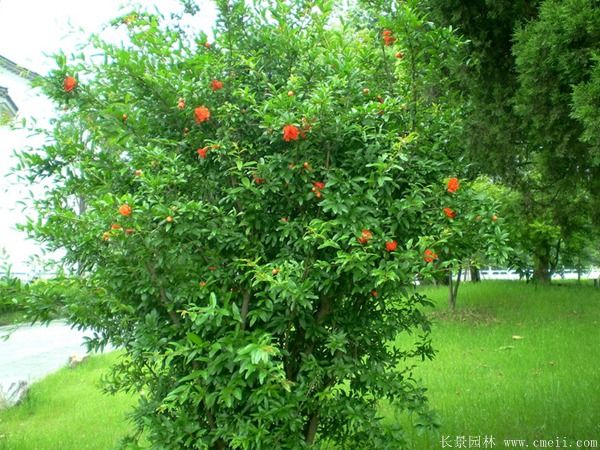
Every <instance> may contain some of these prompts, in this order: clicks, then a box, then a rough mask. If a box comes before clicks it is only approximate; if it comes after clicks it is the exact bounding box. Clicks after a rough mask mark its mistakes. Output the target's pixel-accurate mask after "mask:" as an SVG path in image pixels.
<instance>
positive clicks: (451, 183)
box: [448, 178, 460, 192]
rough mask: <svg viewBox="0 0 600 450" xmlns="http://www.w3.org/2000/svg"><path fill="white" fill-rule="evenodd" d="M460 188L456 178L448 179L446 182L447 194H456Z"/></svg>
mask: <svg viewBox="0 0 600 450" xmlns="http://www.w3.org/2000/svg"><path fill="white" fill-rule="evenodd" d="M459 187H460V183H459V182H458V178H450V179H449V180H448V192H456V191H458V188H459Z"/></svg>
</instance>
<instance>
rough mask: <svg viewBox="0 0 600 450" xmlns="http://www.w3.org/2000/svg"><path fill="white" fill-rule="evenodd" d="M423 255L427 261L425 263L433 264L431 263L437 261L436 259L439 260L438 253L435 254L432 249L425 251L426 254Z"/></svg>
mask: <svg viewBox="0 0 600 450" xmlns="http://www.w3.org/2000/svg"><path fill="white" fill-rule="evenodd" d="M423 255H424V256H423V259H424V260H425V262H428V263H431V262H433V261H435V260H436V259H438V255H437V253H435V252H434V251H433V250H431V249H427V250H425V253H424V254H423Z"/></svg>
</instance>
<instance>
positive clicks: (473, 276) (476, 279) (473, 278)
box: [470, 266, 481, 283]
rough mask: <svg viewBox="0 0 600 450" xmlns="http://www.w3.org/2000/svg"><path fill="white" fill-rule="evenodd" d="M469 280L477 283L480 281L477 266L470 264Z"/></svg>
mask: <svg viewBox="0 0 600 450" xmlns="http://www.w3.org/2000/svg"><path fill="white" fill-rule="evenodd" d="M470 271H471V281H472V282H473V283H479V282H480V281H481V272H479V267H475V266H471V267H470Z"/></svg>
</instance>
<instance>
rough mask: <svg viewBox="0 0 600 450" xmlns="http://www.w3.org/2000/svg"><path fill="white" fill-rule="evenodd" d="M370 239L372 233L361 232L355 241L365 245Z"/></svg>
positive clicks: (367, 231) (369, 231)
mask: <svg viewBox="0 0 600 450" xmlns="http://www.w3.org/2000/svg"><path fill="white" fill-rule="evenodd" d="M372 237H373V233H372V232H371V230H362V232H361V233H360V237H358V238H356V240H357V241H358V242H359V243H360V244H361V245H365V244H367V243H368V242H369V241H370V240H371V238H372Z"/></svg>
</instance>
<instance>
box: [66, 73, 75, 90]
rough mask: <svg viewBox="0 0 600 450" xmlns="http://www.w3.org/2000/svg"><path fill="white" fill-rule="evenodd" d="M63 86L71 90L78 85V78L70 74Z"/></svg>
mask: <svg viewBox="0 0 600 450" xmlns="http://www.w3.org/2000/svg"><path fill="white" fill-rule="evenodd" d="M63 87H64V88H65V91H66V92H71V91H72V90H73V89H75V88H76V87H77V80H76V79H75V78H73V77H71V76H68V77H66V78H65V80H64V81H63Z"/></svg>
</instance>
